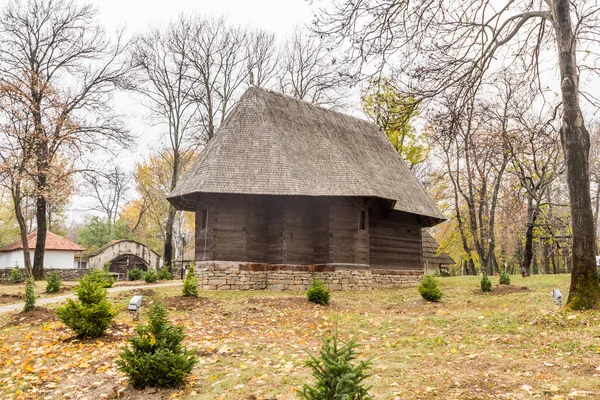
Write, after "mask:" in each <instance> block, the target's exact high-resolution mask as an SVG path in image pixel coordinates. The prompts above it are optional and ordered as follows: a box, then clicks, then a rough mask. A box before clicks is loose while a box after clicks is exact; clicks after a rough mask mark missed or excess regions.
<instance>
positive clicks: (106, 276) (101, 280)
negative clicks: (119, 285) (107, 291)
mask: <svg viewBox="0 0 600 400" xmlns="http://www.w3.org/2000/svg"><path fill="white" fill-rule="evenodd" d="M86 278H88V279H90V280H91V281H92V282H95V283H97V284H99V285H100V286H101V287H103V288H109V287H112V285H113V283H115V278H114V277H113V276H112V275H111V274H110V273H109V272H108V271H106V269H95V270H93V271H91V272H90V273H89V274H87V275H86Z"/></svg>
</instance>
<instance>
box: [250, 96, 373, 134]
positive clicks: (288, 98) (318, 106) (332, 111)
mask: <svg viewBox="0 0 600 400" xmlns="http://www.w3.org/2000/svg"><path fill="white" fill-rule="evenodd" d="M250 90H258V91H262V92H267V93H268V94H271V95H275V96H279V97H283V98H284V99H285V100H286V101H290V100H291V101H294V102H296V103H298V104H300V105H302V106H306V107H309V108H315V109H317V110H319V111H324V112H327V113H335V114H337V115H338V116H341V117H343V118H347V119H353V120H356V121H358V122H361V123H363V124H367V125H371V126H373V127H375V128H377V130H378V131H380V132H381V128H380V127H379V125H377V124H375V123H373V122H371V121H369V120H368V119H365V118H360V117H357V116H355V115H351V114H346V113H344V112H342V111H338V110H336V109H333V108H325V107H323V106H322V105H319V104H314V103H311V102H308V101H306V100H301V99H299V98H297V97H294V96H291V95H289V94H285V93H282V92H277V91H275V90H273V89H268V88H263V87H260V86H249V87H248V90H247V91H246V93H247V92H248V91H250ZM246 93H244V95H245V94H246ZM244 95H242V97H243V96H244ZM240 100H241V99H240Z"/></svg>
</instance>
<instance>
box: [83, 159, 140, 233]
mask: <svg viewBox="0 0 600 400" xmlns="http://www.w3.org/2000/svg"><path fill="white" fill-rule="evenodd" d="M83 177H84V180H85V182H86V186H87V188H88V189H89V196H91V197H92V198H93V199H94V201H95V204H94V206H92V210H95V211H99V212H101V213H103V214H104V215H106V219H107V220H108V222H109V223H110V224H114V223H115V222H116V220H117V217H118V216H119V212H120V211H121V208H122V207H123V206H124V205H125V202H126V201H127V193H128V192H129V189H130V184H131V179H132V175H131V174H128V173H126V172H125V171H123V170H122V169H121V167H119V166H118V165H114V166H113V167H112V169H108V170H107V171H93V170H92V171H86V172H84V173H83Z"/></svg>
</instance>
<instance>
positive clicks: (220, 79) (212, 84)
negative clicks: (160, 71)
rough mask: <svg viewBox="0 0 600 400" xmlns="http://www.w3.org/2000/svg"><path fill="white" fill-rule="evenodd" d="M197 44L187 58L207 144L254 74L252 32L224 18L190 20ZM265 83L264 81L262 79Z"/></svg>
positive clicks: (195, 18) (186, 55)
mask: <svg viewBox="0 0 600 400" xmlns="http://www.w3.org/2000/svg"><path fill="white" fill-rule="evenodd" d="M190 24H191V35H192V37H193V38H194V40H193V41H192V42H191V43H190V44H191V46H190V47H189V50H188V51H187V52H186V54H185V58H186V60H187V61H188V62H189V63H190V65H191V74H192V77H193V79H194V80H195V81H197V84H196V85H194V89H195V100H196V103H197V104H198V106H199V107H200V116H201V120H200V121H201V124H202V125H201V126H202V128H203V129H202V134H203V135H204V140H210V139H212V138H213V137H214V135H215V134H216V132H217V128H218V127H219V126H220V125H221V123H222V122H223V119H224V118H225V116H226V115H227V112H228V111H229V110H230V109H231V107H233V105H234V104H235V101H236V100H237V98H238V96H239V95H240V93H239V92H240V89H241V88H242V87H244V82H247V78H248V75H249V73H250V69H249V67H250V64H249V59H248V57H249V54H250V53H249V51H248V32H247V31H245V30H243V29H241V28H239V27H235V26H230V25H228V24H227V22H226V21H225V19H224V18H207V19H206V18H202V17H200V16H195V17H193V18H192V19H191V20H190ZM261 79H262V78H261Z"/></svg>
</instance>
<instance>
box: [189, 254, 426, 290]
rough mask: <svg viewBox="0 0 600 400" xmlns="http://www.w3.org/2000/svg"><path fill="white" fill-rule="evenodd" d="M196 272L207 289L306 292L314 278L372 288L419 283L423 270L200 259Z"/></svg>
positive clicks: (347, 287)
mask: <svg viewBox="0 0 600 400" xmlns="http://www.w3.org/2000/svg"><path fill="white" fill-rule="evenodd" d="M196 275H197V277H198V283H199V286H200V289H203V290H294V291H305V290H306V289H308V287H309V285H310V283H311V281H312V279H313V278H318V279H321V280H322V281H323V282H324V283H325V285H327V287H328V288H329V289H330V290H372V289H384V288H385V289H392V288H402V287H410V286H416V285H417V284H418V282H419V280H420V278H421V276H422V272H421V271H396V270H371V269H369V268H364V267H360V268H357V267H353V266H352V265H335V266H334V265H311V266H306V265H273V264H259V263H236V262H226V261H224V262H214V261H210V262H204V263H203V262H200V263H197V264H196Z"/></svg>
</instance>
